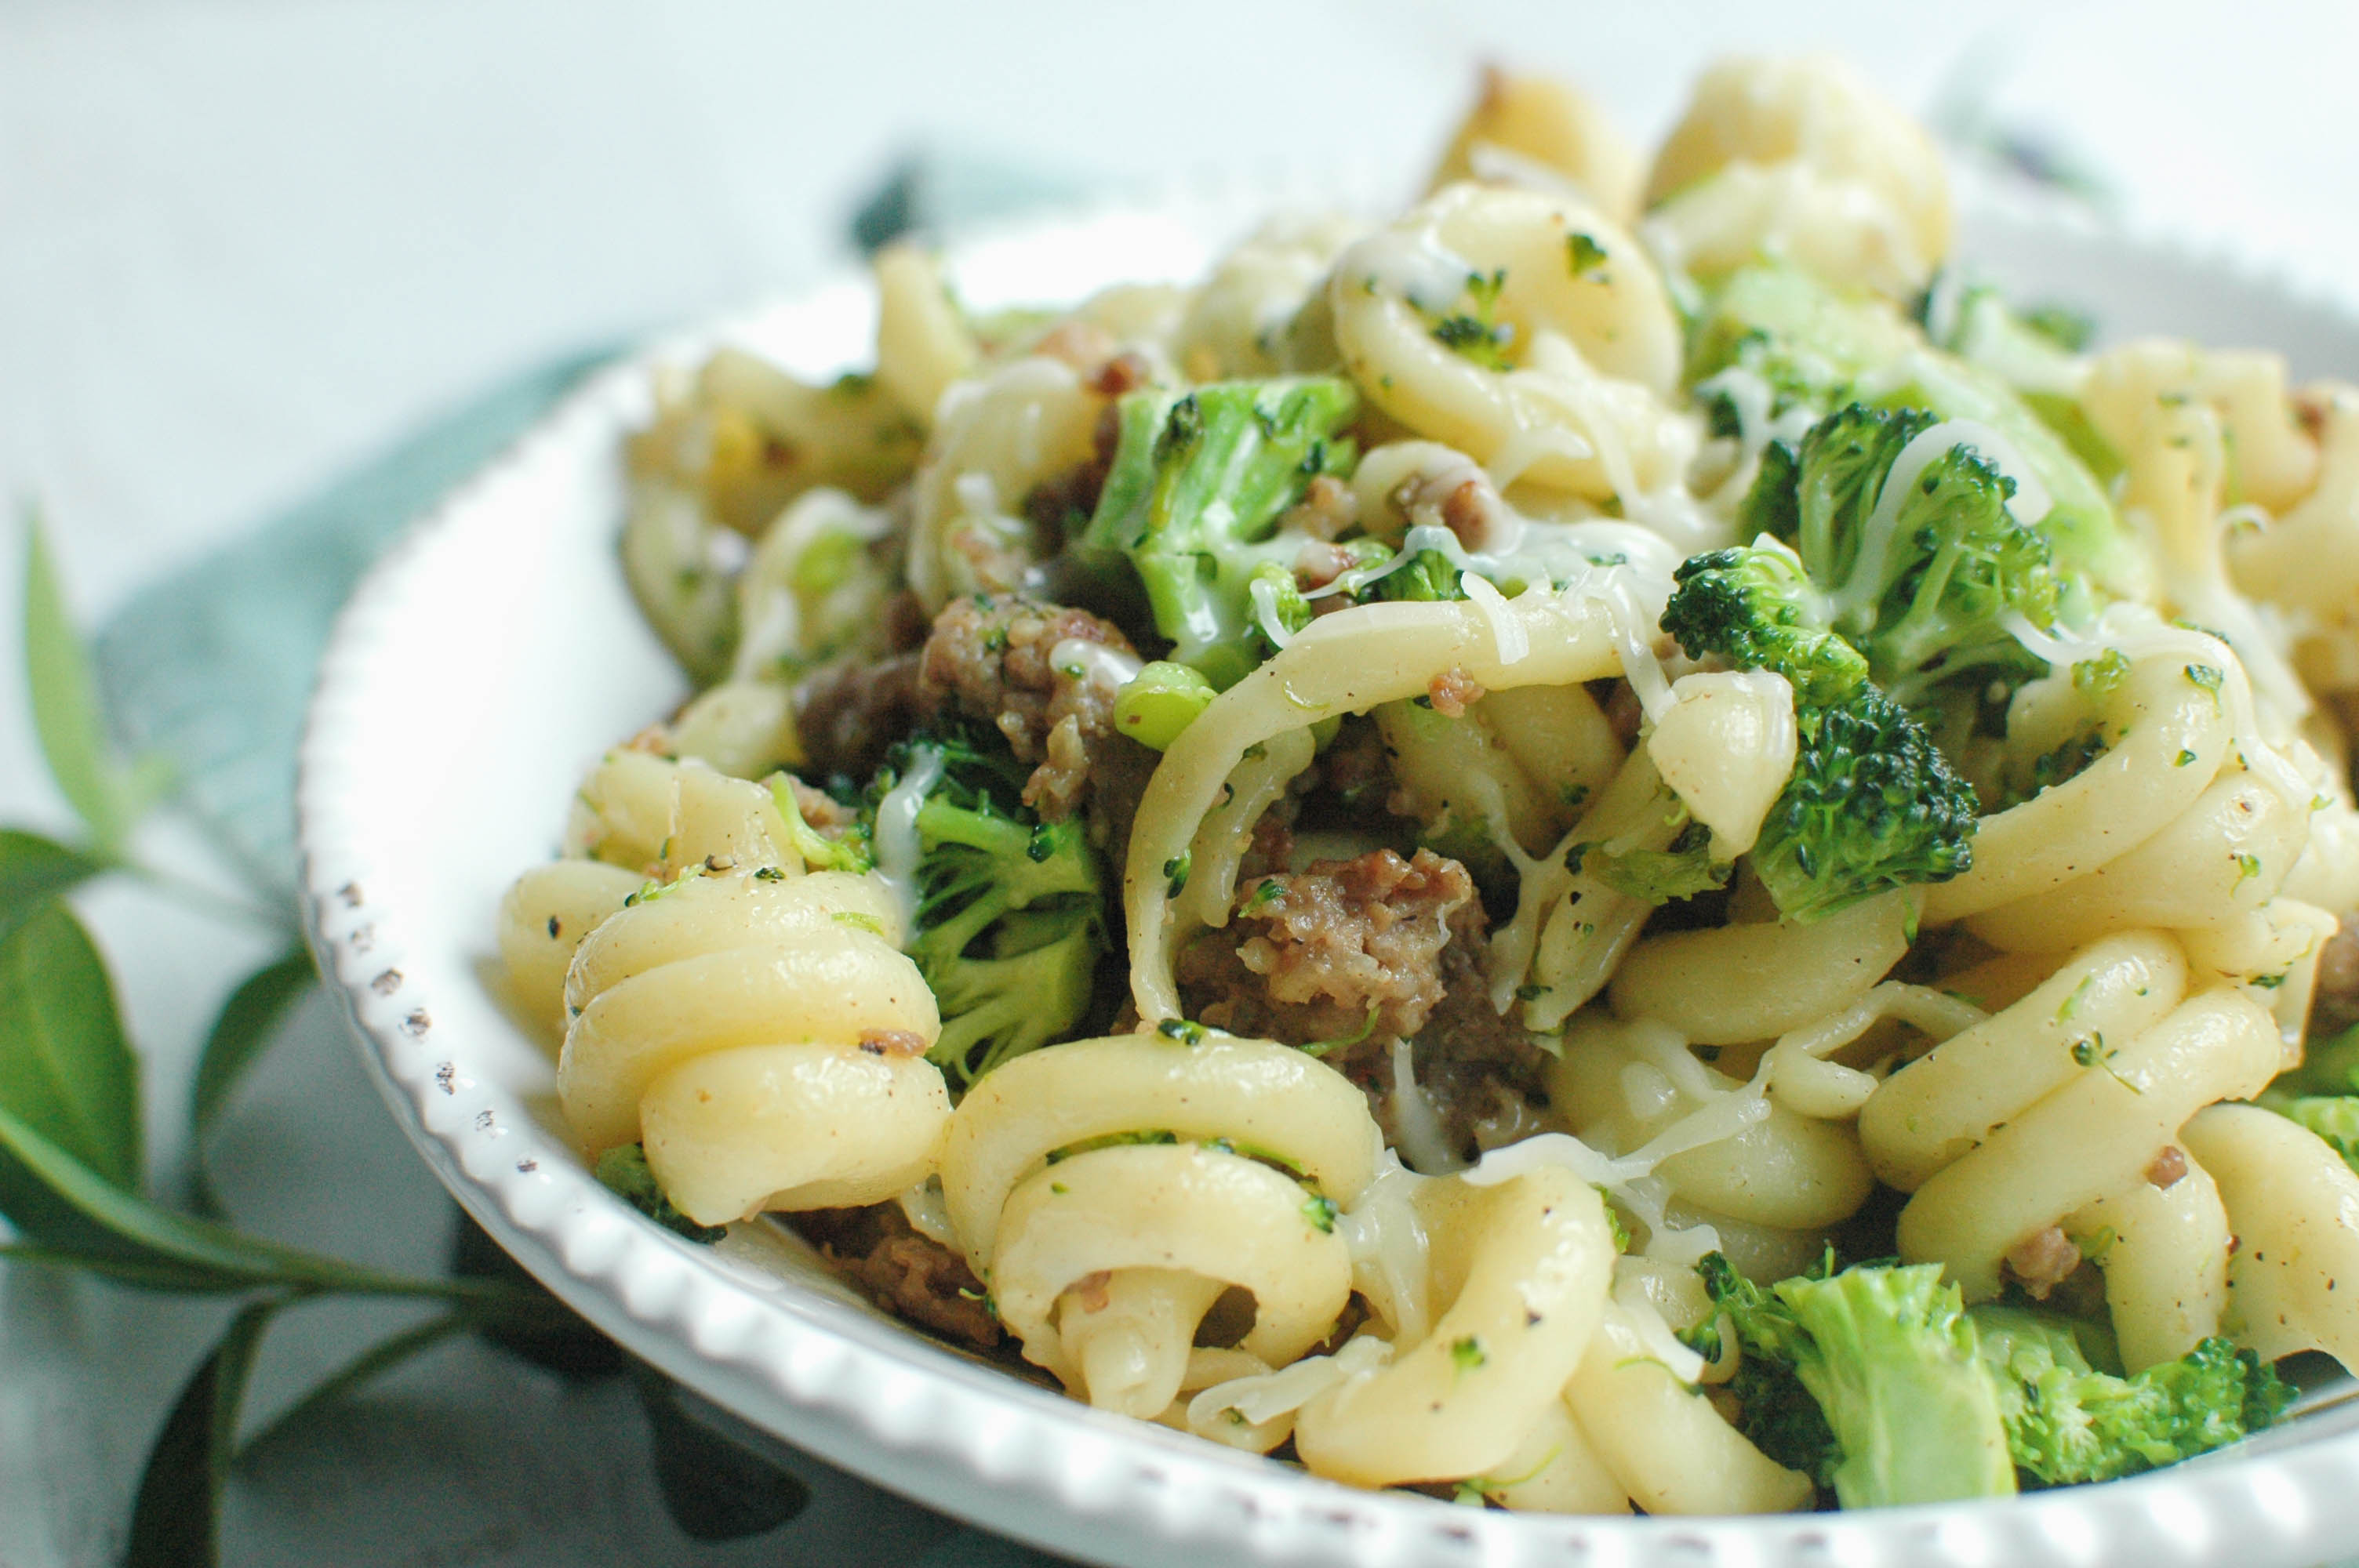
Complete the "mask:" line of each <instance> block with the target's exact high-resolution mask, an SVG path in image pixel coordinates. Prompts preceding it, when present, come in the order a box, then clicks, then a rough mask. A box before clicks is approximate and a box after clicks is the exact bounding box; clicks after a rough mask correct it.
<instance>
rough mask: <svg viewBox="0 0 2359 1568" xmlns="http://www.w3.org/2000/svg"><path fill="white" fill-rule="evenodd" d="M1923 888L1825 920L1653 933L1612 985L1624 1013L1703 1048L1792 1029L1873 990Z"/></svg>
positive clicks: (1902, 944) (1901, 944)
mask: <svg viewBox="0 0 2359 1568" xmlns="http://www.w3.org/2000/svg"><path fill="white" fill-rule="evenodd" d="M1913 924H1914V895H1913V894H1910V893H1908V892H1888V893H1884V894H1881V895H1879V896H1877V897H1875V898H1872V899H1867V900H1865V901H1864V902H1862V903H1855V904H1854V905H1852V906H1851V907H1850V908H1849V909H1845V910H1841V911H1838V912H1837V913H1836V914H1831V915H1829V916H1827V917H1826V918H1825V919H1823V920H1819V921H1813V922H1810V923H1809V924H1804V923H1803V922H1800V921H1789V920H1775V921H1762V922H1758V923H1756V924H1753V925H1723V926H1718V927H1715V928H1713V929H1711V930H1706V931H1679V932H1672V933H1669V934H1668V935H1661V936H1652V937H1648V938H1647V940H1645V941H1643V942H1641V943H1639V944H1638V945H1637V946H1635V947H1633V948H1631V949H1630V956H1629V957H1626V958H1625V959H1623V960H1622V966H1621V968H1617V969H1615V970H1614V983H1613V986H1612V988H1611V989H1609V990H1608V992H1607V993H1606V994H1607V997H1608V999H1609V1000H1611V1002H1612V1004H1613V1007H1614V1016H1615V1017H1617V1018H1625V1019H1635V1018H1652V1019H1658V1020H1659V1021H1661V1022H1664V1023H1668V1024H1669V1025H1670V1026H1671V1027H1672V1028H1673V1029H1676V1030H1678V1031H1679V1032H1680V1033H1681V1034H1683V1035H1685V1036H1686V1037H1687V1038H1688V1040H1689V1041H1690V1043H1692V1044H1698V1045H1736V1044H1743V1043H1744V1042H1745V1041H1748V1040H1760V1039H1765V1038H1767V1037H1769V1036H1772V1035H1779V1034H1784V1033H1788V1032H1789V1031H1791V1030H1796V1029H1799V1028H1801V1027H1802V1026H1803V1025H1805V1024H1807V1023H1810V1022H1814V1021H1816V1020H1818V1019H1821V1018H1824V1017H1826V1016H1828V1015H1829V1014H1831V1013H1833V1012H1837V1011H1841V1010H1842V1009H1843V1008H1844V1007H1846V1006H1848V1005H1850V1004H1851V1003H1853V1002H1854V1001H1857V1000H1859V999H1860V998H1861V997H1864V996H1865V995H1866V994H1867V993H1868V991H1869V989H1871V988H1873V987H1874V986H1875V982H1876V981H1878V980H1880V979H1883V978H1884V977H1885V975H1886V973H1887V972H1888V971H1889V970H1890V969H1891V968H1892V966H1893V965H1895V964H1897V963H1898V962H1899V961H1900V959H1901V956H1902V955H1903V954H1905V953H1907V952H1908V937H1909V930H1910V927H1911V926H1912V925H1913Z"/></svg>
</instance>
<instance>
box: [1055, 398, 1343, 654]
mask: <svg viewBox="0 0 2359 1568" xmlns="http://www.w3.org/2000/svg"><path fill="white" fill-rule="evenodd" d="M1358 406H1359V395H1358V394H1357V393H1356V392H1355V391H1354V390H1353V386H1352V384H1351V383H1350V382H1349V381H1347V380H1345V379H1343V378H1342V377H1340V376H1315V377H1307V378H1306V377H1280V378H1277V379H1275V380H1269V381H1227V382H1214V383H1211V384H1206V385H1203V386H1199V387H1197V388H1195V389H1194V390H1193V391H1190V392H1188V393H1186V394H1184V395H1183V394H1178V393H1174V392H1171V391H1169V389H1166V388H1161V387H1147V388H1142V389H1141V390H1139V391H1136V392H1133V393H1128V394H1126V395H1125V396H1124V397H1123V399H1122V401H1121V403H1120V404H1119V405H1118V406H1117V413H1116V418H1117V420H1118V422H1119V438H1118V439H1117V441H1116V443H1115V447H1114V463H1113V467H1112V468H1111V469H1110V470H1108V472H1107V474H1106V482H1105V488H1104V489H1103V491H1102V492H1100V495H1099V498H1098V507H1097V512H1096V514H1094V515H1093V517H1092V518H1091V519H1090V522H1089V525H1088V527H1087V529H1086V530H1085V531H1084V533H1083V535H1082V540H1081V546H1082V550H1083V551H1084V552H1085V553H1094V554H1097V555H1099V556H1101V557H1103V556H1105V555H1109V554H1119V555H1122V556H1124V557H1127V558H1128V559H1129V560H1130V562H1131V564H1132V565H1133V566H1134V567H1135V568H1136V570H1137V572H1138V577H1139V581H1140V582H1141V584H1142V585H1143V586H1144V587H1145V588H1146V590H1147V603H1148V606H1149V608H1150V610H1151V611H1152V613H1153V615H1154V618H1155V629H1156V630H1157V631H1158V632H1159V633H1162V634H1163V635H1164V636H1166V637H1168V638H1169V639H1170V640H1171V643H1172V653H1171V657H1172V658H1173V659H1174V660H1176V661H1177V662H1179V663H1180V664H1183V665H1189V666H1190V668H1193V669H1195V670H1197V671H1198V672H1200V673H1201V674H1202V675H1203V676H1205V677H1206V678H1207V679H1209V680H1211V681H1212V684H1213V685H1215V686H1218V687H1228V686H1231V685H1234V683H1235V682H1236V681H1237V680H1238V679H1240V678H1242V677H1243V676H1245V672H1246V671H1248V670H1250V669H1251V668H1252V667H1253V665H1254V663H1255V654H1254V651H1253V649H1252V647H1251V645H1250V643H1249V635H1250V633H1252V632H1253V631H1254V629H1255V628H1256V626H1257V625H1259V624H1261V622H1262V620H1263V619H1264V618H1266V616H1268V615H1269V614H1271V613H1272V612H1273V609H1275V612H1276V613H1277V614H1278V616H1279V617H1280V619H1281V620H1282V621H1289V622H1290V621H1292V620H1293V618H1294V615H1295V614H1298V613H1299V596H1298V598H1297V600H1294V601H1291V602H1284V603H1279V604H1277V605H1276V606H1275V607H1273V606H1272V605H1260V606H1257V605H1256V602H1255V592H1254V587H1253V585H1254V584H1255V582H1256V580H1257V579H1258V580H1260V581H1263V582H1269V583H1272V584H1273V589H1275V587H1276V583H1275V579H1273V578H1272V577H1271V576H1270V575H1269V574H1268V573H1267V572H1264V571H1262V570H1261V568H1276V570H1277V573H1278V574H1279V575H1281V576H1288V581H1287V582H1286V585H1285V587H1286V589H1288V590H1290V589H1291V588H1292V583H1291V579H1290V575H1288V573H1289V572H1290V568H1291V566H1292V562H1293V557H1294V554H1295V551H1296V549H1297V548H1298V547H1299V541H1298V540H1291V539H1275V540H1274V539H1273V538H1272V537H1271V535H1272V533H1273V532H1274V530H1275V528H1276V525H1277V519H1278V517H1279V515H1280V514H1283V513H1284V512H1285V511H1286V509H1287V508H1288V507H1289V506H1291V505H1292V504H1294V503H1295V502H1296V501H1297V500H1299V499H1300V497H1301V494H1302V492H1303V487H1304V486H1306V485H1307V484H1309V483H1310V481H1311V480H1312V479H1314V478H1316V477H1317V476H1318V475H1320V474H1322V473H1324V474H1333V473H1348V472H1349V471H1350V470H1351V469H1352V466H1353V461H1354V458H1355V454H1354V451H1353V446H1352V443H1351V442H1350V441H1349V440H1348V439H1346V438H1342V437H1341V436H1339V434H1338V432H1339V431H1341V430H1342V429H1343V427H1344V426H1345V425H1346V424H1348V423H1349V422H1350V420H1351V418H1352V416H1353V413H1354V412H1356V410H1357V409H1358ZM1273 589H1264V590H1263V594H1264V596H1265V597H1267V596H1268V595H1269V594H1270V593H1271V592H1272V591H1273ZM1288 629H1291V628H1290V627H1289V628H1288Z"/></svg>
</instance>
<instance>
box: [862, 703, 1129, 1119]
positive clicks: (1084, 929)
mask: <svg viewBox="0 0 2359 1568" xmlns="http://www.w3.org/2000/svg"><path fill="white" fill-rule="evenodd" d="M929 752H930V753H933V754H935V755H938V756H940V759H941V763H942V766H941V773H940V783H939V784H936V785H935V786H934V788H933V789H932V791H931V792H930V793H929V794H928V795H927V796H926V797H925V799H924V801H923V802H922V803H921V804H920V805H919V807H918V813H917V829H918V863H917V873H916V877H917V884H918V909H917V922H916V929H915V930H914V931H913V932H912V933H911V934H910V936H909V956H910V957H912V958H914V959H916V960H917V964H918V969H919V973H920V974H922V975H924V976H925V979H926V984H927V985H928V986H929V987H930V988H931V989H932V990H933V993H934V1000H935V1002H936V1004H937V1005H938V1006H939V1007H940V1010H941V1017H942V1033H941V1037H940V1039H939V1040H937V1041H936V1042H935V1043H934V1044H933V1047H932V1049H930V1050H929V1051H928V1052H927V1053H926V1055H927V1057H928V1059H929V1060H930V1061H932V1062H933V1063H934V1064H935V1065H937V1066H940V1068H941V1069H942V1071H943V1073H944V1074H945V1075H946V1076H949V1078H950V1079H951V1083H952V1085H953V1086H954V1087H964V1086H966V1085H970V1084H972V1083H973V1082H974V1081H975V1080H976V1079H977V1078H980V1077H982V1076H984V1074H985V1073H988V1072H990V1071H991V1070H992V1069H993V1068H995V1067H996V1066H998V1065H1000V1064H1001V1063H1003V1062H1006V1061H1008V1060H1009V1059H1011V1058H1013V1057H1016V1056H1020V1055H1022V1054H1024V1053H1026V1052H1027V1051H1031V1050H1035V1049H1037V1048H1038V1047H1039V1046H1042V1045H1045V1044H1048V1043H1049V1042H1050V1041H1052V1040H1060V1039H1062V1038H1064V1037H1065V1035H1066V1034H1067V1033H1069V1032H1070V1031H1071V1028H1072V1026H1073V1024H1074V1022H1076V1021H1077V1020H1079V1019H1080V1017H1081V1015H1082V1012H1083V1011H1084V1010H1086V1009H1087V1008H1088V1006H1089V1003H1090V997H1091V994H1092V990H1093V986H1094V983H1095V979H1096V973H1097V963H1098V959H1099V957H1100V956H1101V955H1103V953H1104V952H1105V950H1106V936H1105V927H1104V921H1103V914H1102V913H1101V910H1102V906H1103V900H1102V896H1101V894H1102V891H1103V876H1102V873H1101V871H1100V869H1099V865H1098V857H1097V853H1096V851H1094V850H1093V849H1091V848H1090V845H1089V841H1088V839H1087V838H1085V837H1084V834H1083V829H1082V820H1081V818H1079V817H1072V818H1069V819H1068V820H1066V821H1063V822H1043V821H1041V820H1040V819H1039V818H1038V816H1036V815H1035V814H1034V813H1033V812H1032V810H1031V809H1030V808H1029V807H1027V806H1024V805H1023V804H1022V802H1021V798H1020V795H1021V790H1022V785H1023V779H1024V775H1025V770H1024V769H1023V768H1022V767H1021V766H1020V765H1019V764H1018V763H1016V761H1015V760H1014V759H1013V757H1011V756H1008V755H1007V754H1006V752H1004V751H996V752H985V751H984V750H983V749H982V746H981V745H980V744H979V743H976V742H971V741H967V740H965V739H962V738H960V737H956V736H942V737H935V738H930V739H919V740H916V741H910V742H909V743H908V746H907V747H906V748H904V749H903V752H902V755H901V757H900V765H901V767H902V768H903V769H905V770H907V769H908V768H912V767H915V766H917V765H919V762H920V761H921V759H922V758H923V757H924V756H925V755H926V754H927V753H929ZM878 782H879V784H885V783H886V782H887V781H886V778H883V777H880V779H879V781H878ZM881 794H882V790H881V789H878V790H873V791H872V796H876V795H881ZM872 809H873V808H872Z"/></svg>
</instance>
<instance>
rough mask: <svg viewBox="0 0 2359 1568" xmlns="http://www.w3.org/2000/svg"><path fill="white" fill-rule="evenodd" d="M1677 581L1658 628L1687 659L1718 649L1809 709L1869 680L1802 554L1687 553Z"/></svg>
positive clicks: (1764, 542) (1761, 550) (1766, 547)
mask: <svg viewBox="0 0 2359 1568" xmlns="http://www.w3.org/2000/svg"><path fill="white" fill-rule="evenodd" d="M1771 450H1773V451H1780V452H1782V451H1785V450H1787V449H1785V448H1783V447H1776V448H1772V449H1771ZM1675 580H1676V582H1677V583H1678V587H1677V588H1676V589H1674V590H1673V591H1672V593H1671V598H1670V602H1669V604H1667V605H1665V606H1664V608H1663V620H1662V628H1663V630H1664V631H1666V632H1668V633H1670V634H1671V635H1672V636H1674V637H1676V638H1678V639H1679V643H1680V647H1682V648H1684V649H1686V650H1687V653H1688V656H1689V657H1690V658H1697V659H1701V658H1703V657H1705V656H1706V655H1707V654H1718V655H1719V656H1721V657H1722V658H1723V659H1726V660H1727V661H1728V662H1729V663H1730V664H1732V665H1735V666H1736V667H1737V668H1738V669H1746V670H1749V669H1768V670H1775V671H1777V673H1778V674H1779V675H1782V676H1785V677H1786V679H1787V680H1788V682H1790V683H1791V684H1792V686H1793V687H1794V700H1795V701H1796V702H1797V703H1798V704H1806V705H1810V706H1814V707H1815V706H1823V705H1825V704H1827V703H1831V702H1838V701H1841V700H1842V699H1843V697H1847V696H1848V695H1850V693H1851V692H1852V690H1853V689H1854V687H1857V686H1859V685H1860V683H1861V682H1863V681H1864V680H1866V679H1867V661H1866V660H1865V659H1864V658H1862V657H1860V655H1859V654H1858V653H1857V652H1856V651H1855V650H1854V648H1853V647H1852V645H1851V644H1850V643H1846V642H1844V641H1843V639H1842V638H1840V637H1838V636H1836V635H1835V634H1834V633H1832V632H1831V631H1829V630H1828V628H1827V625H1826V622H1825V619H1824V615H1823V611H1822V608H1821V596H1820V594H1819V593H1818V591H1817V589H1813V588H1812V587H1811V586H1810V578H1809V577H1808V576H1807V575H1806V574H1805V573H1804V572H1803V570H1802V563H1801V560H1800V558H1799V557H1797V556H1796V555H1795V554H1794V552H1793V551H1791V550H1789V549H1788V548H1787V547H1786V546H1784V545H1781V544H1779V543H1778V542H1777V540H1775V539H1772V538H1768V537H1766V536H1765V537H1763V538H1761V539H1758V540H1756V541H1755V542H1754V543H1753V544H1752V545H1750V546H1739V547H1737V548H1734V549H1728V550H1713V551H1711V552H1709V553H1707V554H1705V555H1701V556H1691V557H1689V558H1688V559H1687V560H1686V561H1685V562H1683V563H1681V565H1680V568H1679V571H1678V573H1677V575H1676V578H1675Z"/></svg>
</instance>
